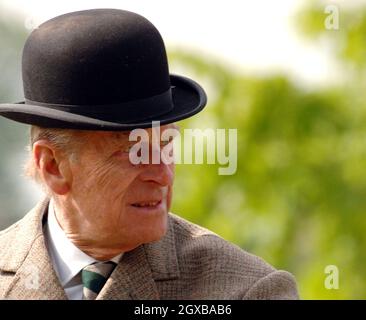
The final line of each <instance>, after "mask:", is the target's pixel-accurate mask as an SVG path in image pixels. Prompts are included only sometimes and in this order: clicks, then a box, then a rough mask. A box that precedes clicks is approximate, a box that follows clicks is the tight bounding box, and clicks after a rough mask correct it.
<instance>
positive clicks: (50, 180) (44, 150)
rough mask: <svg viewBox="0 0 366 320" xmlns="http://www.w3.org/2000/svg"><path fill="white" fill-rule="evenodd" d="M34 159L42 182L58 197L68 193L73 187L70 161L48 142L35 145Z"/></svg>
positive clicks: (44, 141) (39, 142)
mask: <svg viewBox="0 0 366 320" xmlns="http://www.w3.org/2000/svg"><path fill="white" fill-rule="evenodd" d="M33 157H34V161H35V164H36V167H37V170H38V171H39V173H40V176H41V177H42V180H43V181H44V183H45V184H47V186H48V187H49V188H50V189H51V190H52V192H54V193H56V194H58V195H65V194H66V193H68V192H69V190H70V185H71V181H70V180H71V175H70V170H69V165H68V159H67V158H66V157H65V156H63V155H62V154H61V153H60V152H59V151H57V150H56V149H55V147H54V146H52V145H51V144H50V142H49V141H47V140H38V141H36V142H35V143H34V145H33Z"/></svg>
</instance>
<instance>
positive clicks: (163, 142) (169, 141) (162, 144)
mask: <svg viewBox="0 0 366 320" xmlns="http://www.w3.org/2000/svg"><path fill="white" fill-rule="evenodd" d="M171 142H173V137H169V140H167V141H161V142H160V146H162V147H165V146H166V145H168V144H169V143H171Z"/></svg>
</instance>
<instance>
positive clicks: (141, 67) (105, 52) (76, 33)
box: [22, 9, 170, 105]
mask: <svg viewBox="0 0 366 320" xmlns="http://www.w3.org/2000/svg"><path fill="white" fill-rule="evenodd" d="M22 72H23V85H24V95H25V98H26V99H28V100H31V101H36V102H41V103H52V104H62V105H98V104H101V105H105V104H116V103H123V102H128V101H133V100H138V99H144V98H148V97H151V96H155V95H158V94H161V93H163V92H165V91H166V90H168V89H169V88H170V78H169V70H168V63H167V57H166V52H165V46H164V42H163V40H162V37H161V35H160V33H159V31H158V30H157V29H156V28H155V27H154V26H153V24H151V23H150V22H149V21H148V20H147V19H146V18H144V17H142V16H140V15H138V14H135V13H132V12H129V11H125V10H117V9H93V10H86V11H78V12H72V13H69V14H65V15H62V16H58V17H56V18H54V19H51V20H49V21H47V22H45V23H43V24H42V25H40V26H39V27H38V28H37V29H35V30H34V31H33V32H32V33H31V35H30V36H29V37H28V39H27V41H26V44H25V46H24V50H23V63H22Z"/></svg>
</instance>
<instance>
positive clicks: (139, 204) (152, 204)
mask: <svg viewBox="0 0 366 320" xmlns="http://www.w3.org/2000/svg"><path fill="white" fill-rule="evenodd" d="M160 202H161V200H158V201H143V202H137V203H133V204H132V206H133V207H137V208H145V207H147V208H149V207H150V208H151V207H156V206H157V205H158V204H160Z"/></svg>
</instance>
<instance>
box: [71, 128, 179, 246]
mask: <svg viewBox="0 0 366 320" xmlns="http://www.w3.org/2000/svg"><path fill="white" fill-rule="evenodd" d="M169 128H170V129H171V128H176V126H175V125H166V126H162V127H160V134H162V133H163V132H164V130H166V129H169ZM152 130H156V128H153V129H151V128H149V129H146V131H147V133H148V135H149V137H150V140H149V141H150V142H149V152H150V154H152V153H154V152H159V151H158V148H159V143H162V144H161V146H160V148H163V147H164V146H165V144H166V143H163V142H160V141H158V142H157V143H158V144H156V143H154V142H153V141H152V139H151V136H152ZM135 144H136V142H135V141H129V132H107V131H105V132H103V131H95V132H92V131H90V132H88V133H87V134H86V142H85V144H84V146H83V147H82V150H80V154H79V156H78V161H77V162H76V163H75V164H73V165H72V166H71V172H72V183H71V190H70V192H69V194H68V197H69V203H71V207H72V209H73V212H78V214H77V215H74V216H73V217H71V219H73V220H74V221H73V222H74V223H76V224H77V225H78V226H79V229H80V230H82V234H83V238H84V239H85V241H86V242H89V243H90V242H91V243H93V242H95V243H98V245H101V244H102V245H105V246H106V248H107V247H108V248H121V250H124V251H128V250H130V249H133V248H134V247H136V246H138V245H140V244H142V243H148V242H152V241H157V240H159V239H160V238H161V237H162V236H163V235H164V234H165V232H166V229H167V214H168V211H169V208H170V204H171V199H172V186H173V180H174V164H170V165H167V164H164V163H163V162H162V161H160V164H151V162H150V164H132V163H131V161H130V160H129V150H130V148H131V147H132V146H133V145H135ZM79 245H80V247H82V246H83V244H82V243H79Z"/></svg>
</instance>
